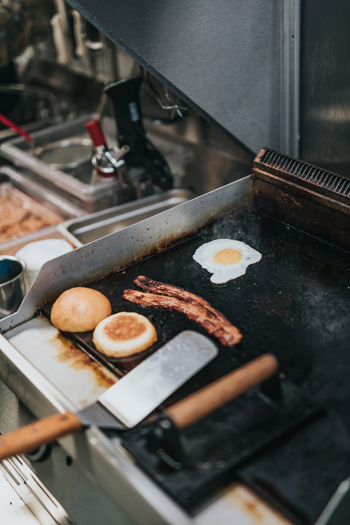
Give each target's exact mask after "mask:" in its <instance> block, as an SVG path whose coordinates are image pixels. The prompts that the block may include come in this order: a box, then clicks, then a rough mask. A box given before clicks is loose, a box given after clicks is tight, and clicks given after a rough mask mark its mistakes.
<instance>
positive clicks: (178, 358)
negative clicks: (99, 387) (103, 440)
mask: <svg viewBox="0 0 350 525" xmlns="http://www.w3.org/2000/svg"><path fill="white" fill-rule="evenodd" d="M217 353H218V349H217V347H216V346H215V344H214V343H213V342H212V341H210V340H209V339H208V338H207V337H206V336H204V335H201V334H198V333H197V332H192V331H185V332H182V333H181V334H179V335H178V336H176V337H174V338H173V339H172V340H171V341H169V342H168V343H166V344H165V345H164V346H163V347H161V348H160V349H159V350H157V351H156V352H155V353H154V354H152V355H151V356H150V357H148V358H147V359H145V360H144V361H143V362H142V363H141V364H139V365H138V366H137V367H135V368H134V369H133V370H132V371H131V372H129V373H128V374H127V375H126V376H124V377H123V378H122V379H120V380H119V381H117V383H116V384H115V385H113V386H112V387H111V388H109V389H108V390H107V391H106V392H104V393H103V394H102V395H101V396H100V397H99V398H98V401H97V402H96V403H94V404H93V405H90V406H89V407H87V408H85V409H83V410H81V411H79V412H77V413H73V412H65V413H64V414H55V415H53V416H49V417H47V418H45V419H42V420H39V421H36V422H34V423H32V424H30V425H27V426H25V427H22V428H20V429H18V430H15V431H14V432H11V433H9V434H5V435H3V436H0V460H1V459H6V458H8V457H11V456H13V455H15V454H21V453H23V452H28V451H30V450H33V449H35V448H37V447H39V446H40V445H43V444H45V443H49V442H51V441H54V440H55V439H58V438H60V437H62V436H65V435H67V434H70V433H72V432H76V431H78V430H80V429H81V428H83V427H85V426H92V425H96V426H98V427H100V428H109V429H113V430H127V429H128V428H132V427H134V426H135V425H137V424H138V423H140V421H142V420H143V419H144V418H145V417H146V416H148V415H149V414H150V413H151V412H152V411H153V410H154V409H155V408H157V407H158V406H159V405H160V404H161V403H162V402H163V401H165V399H167V398H168V397H169V396H170V395H171V394H172V393H174V392H175V391H176V390H177V389H178V388H180V386H181V385H183V384H184V383H185V382H186V381H188V379H190V378H191V377H192V376H193V375H194V374H196V373H197V372H198V371H199V370H201V369H202V368H203V367H204V366H205V365H206V364H207V363H209V362H210V361H211V360H212V359H213V358H214V357H215V356H216V355H217Z"/></svg>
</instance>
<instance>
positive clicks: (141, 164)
mask: <svg viewBox="0 0 350 525" xmlns="http://www.w3.org/2000/svg"><path fill="white" fill-rule="evenodd" d="M142 82H143V77H136V78H131V79H127V80H122V81H120V82H115V83H114V84H111V85H109V86H107V87H106V88H105V89H104V93H105V94H106V95H107V96H108V97H109V98H110V99H111V100H112V102H113V109H114V114H115V118H116V124H117V126H116V127H117V142H118V145H119V148H123V147H124V146H128V147H129V151H128V152H127V154H126V155H125V164H126V167H127V169H128V172H129V176H130V178H131V179H135V183H136V181H138V182H139V183H140V182H152V184H153V185H154V186H155V187H157V188H159V189H161V190H163V191H164V190H169V189H171V188H172V187H173V176H172V174H171V171H170V168H169V165H168V163H167V161H166V159H165V157H164V156H163V155H162V154H161V153H160V151H159V150H158V149H157V148H156V147H155V146H154V144H153V143H152V142H151V141H150V139H149V138H148V136H147V134H146V130H145V128H144V126H143V123H142V113H141V107H140V101H139V93H140V88H141V84H142Z"/></svg>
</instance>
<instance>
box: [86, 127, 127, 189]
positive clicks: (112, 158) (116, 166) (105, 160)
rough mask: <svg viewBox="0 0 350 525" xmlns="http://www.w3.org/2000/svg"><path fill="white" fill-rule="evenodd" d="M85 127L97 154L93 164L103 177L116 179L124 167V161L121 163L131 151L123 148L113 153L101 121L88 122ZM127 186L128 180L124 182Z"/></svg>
mask: <svg viewBox="0 0 350 525" xmlns="http://www.w3.org/2000/svg"><path fill="white" fill-rule="evenodd" d="M85 127H86V129H87V131H88V133H89V135H90V138H91V140H92V143H93V145H94V148H95V151H96V154H95V155H94V156H93V158H92V164H93V166H94V168H95V169H96V171H97V173H99V174H100V175H101V177H114V176H116V175H117V174H118V173H119V172H121V168H122V167H123V166H124V161H122V162H119V161H120V160H121V159H122V157H123V156H124V155H126V153H128V151H129V146H123V148H122V149H120V150H118V151H117V152H116V151H115V150H113V151H111V150H110V149H109V148H108V146H107V142H106V138H105V136H104V133H103V131H102V128H101V124H100V121H99V120H98V119H94V120H92V121H91V122H86V123H85ZM122 182H123V183H124V184H127V182H128V181H127V180H122Z"/></svg>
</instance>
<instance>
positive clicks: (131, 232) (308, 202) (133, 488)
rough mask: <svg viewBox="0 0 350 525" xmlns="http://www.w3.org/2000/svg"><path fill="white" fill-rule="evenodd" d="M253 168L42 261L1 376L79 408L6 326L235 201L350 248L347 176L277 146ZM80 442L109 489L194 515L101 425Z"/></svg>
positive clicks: (0, 341)
mask: <svg viewBox="0 0 350 525" xmlns="http://www.w3.org/2000/svg"><path fill="white" fill-rule="evenodd" d="M253 172H254V176H248V177H245V178H244V179H241V180H239V181H236V182H233V183H231V184H228V185H226V186H224V187H222V188H218V189H217V190H214V191H212V192H209V193H208V194H206V195H203V196H200V197H197V198H195V199H193V200H191V201H188V202H186V203H184V204H182V205H180V206H178V207H176V208H173V209H171V210H169V211H166V212H164V213H161V214H159V215H157V216H154V217H151V218H149V219H146V220H144V221H142V222H140V223H138V224H135V225H132V226H130V227H128V228H126V229H124V230H122V231H119V232H116V233H114V234H112V235H109V236H107V237H105V238H102V239H99V240H98V241H94V242H92V243H90V244H88V245H86V246H83V247H81V248H78V249H76V250H74V251H73V252H71V253H69V254H66V255H64V256H62V257H59V258H57V259H55V260H53V261H51V262H48V263H46V264H45V265H44V266H43V268H42V270H41V271H40V273H39V275H38V277H37V279H36V281H35V283H34V285H33V286H32V288H31V290H30V292H29V293H28V295H27V297H26V298H25V300H24V301H23V303H22V305H21V307H20V309H19V310H18V312H16V313H15V314H13V315H11V316H9V317H7V318H5V319H3V320H1V321H0V330H1V332H2V334H3V335H0V375H1V379H2V380H3V381H4V382H5V383H6V384H7V385H8V386H9V387H10V388H11V389H12V391H13V392H14V393H15V394H16V395H17V396H18V397H19V399H20V400H21V401H23V402H24V403H25V405H26V406H27V407H28V408H29V409H30V410H31V411H32V412H33V413H34V414H35V415H36V416H37V417H43V416H45V415H47V414H49V413H52V412H54V411H63V410H72V409H73V410H74V407H72V406H71V404H70V403H69V401H68V402H67V399H66V398H64V397H63V396H62V395H61V394H60V393H59V392H58V390H57V389H56V388H55V386H54V385H53V384H51V383H50V382H48V381H47V380H46V379H45V378H44V377H43V376H42V375H41V374H40V373H39V372H38V371H37V370H36V369H35V368H34V367H33V366H32V365H31V363H29V362H28V361H27V360H26V359H25V358H24V357H23V356H22V355H21V354H19V352H18V351H17V350H16V348H14V346H13V345H12V344H11V343H10V342H9V341H8V339H7V338H6V332H7V331H8V330H9V329H11V328H13V327H15V326H18V325H21V324H23V323H25V322H26V321H27V320H29V319H30V318H31V317H33V316H34V315H35V314H36V312H37V310H38V307H39V306H40V305H42V304H43V303H46V302H49V301H52V300H53V299H55V298H56V297H57V296H58V295H59V294H60V293H61V292H62V291H64V290H65V289H67V288H70V287H72V286H79V285H84V284H88V283H89V282H92V281H95V280H97V279H99V278H102V277H104V276H106V275H108V274H109V273H112V272H115V271H118V270H120V269H122V268H125V267H127V266H129V265H130V264H132V263H134V262H136V261H139V260H141V259H142V258H144V257H146V256H149V255H151V254H152V253H156V252H158V251H160V250H162V249H164V248H166V247H168V246H170V245H171V244H172V243H174V242H175V241H176V240H178V239H181V238H184V237H186V236H189V235H192V234H193V233H195V232H196V231H197V230H198V229H200V228H202V227H204V226H206V225H208V224H210V223H211V222H213V221H214V220H217V219H218V218H220V217H221V216H223V215H225V214H226V213H228V212H230V211H232V209H234V208H235V207H236V206H238V205H239V206H242V205H245V204H246V205H249V204H251V203H252V201H253V200H254V199H255V197H258V201H259V206H261V207H262V208H263V209H264V210H266V211H267V212H268V213H271V214H272V215H274V216H276V217H277V218H281V220H283V221H284V222H287V223H289V224H291V225H294V226H297V227H300V228H302V229H303V230H304V231H306V232H309V233H311V234H314V235H317V236H318V237H320V238H323V239H325V240H329V241H332V242H333V244H336V245H338V246H340V247H342V248H344V249H349V239H347V236H346V233H347V232H348V231H349V226H350V198H349V197H350V181H349V180H348V179H345V178H343V177H339V176H338V175H335V174H333V173H330V172H327V171H325V170H320V169H319V168H317V167H315V166H311V165H309V164H307V163H304V162H301V161H298V160H295V159H291V158H289V157H287V156H284V155H280V154H278V153H275V152H273V151H271V150H261V151H260V152H259V154H258V156H257V157H256V159H255V161H254V167H253ZM154 232H157V235H155V234H154ZM77 443H78V444H79V448H80V450H84V451H85V453H83V454H81V453H80V457H81V458H84V468H85V469H88V470H90V471H92V472H94V475H95V478H96V481H97V482H99V483H100V484H101V486H102V487H104V488H105V489H106V490H107V492H110V479H111V476H113V479H114V480H116V479H117V480H118V481H119V482H120V483H121V484H122V485H123V486H124V487H125V486H127V487H128V490H129V491H130V495H131V498H132V500H131V501H133V502H134V505H135V502H136V501H137V500H138V501H139V502H142V505H146V506H147V509H148V512H150V515H153V517H154V519H155V521H157V520H158V522H161V520H160V517H161V516H163V518H164V519H165V513H166V521H167V520H168V516H169V508H170V507H171V512H172V513H173V520H174V523H187V522H188V521H187V518H185V517H184V515H183V514H182V512H181V510H180V509H179V508H178V507H177V506H176V505H175V504H174V503H173V502H170V501H169V498H167V497H166V496H165V494H163V492H162V491H160V490H159V489H157V487H156V486H155V485H154V484H153V483H152V482H151V481H150V480H149V479H148V478H147V477H146V476H145V475H144V474H143V473H142V472H141V471H140V470H139V469H138V468H137V467H136V466H135V465H134V464H133V463H132V462H131V461H130V460H128V458H126V457H125V455H124V453H123V452H122V448H121V447H120V446H119V445H118V441H117V440H115V441H113V444H112V442H111V440H109V439H108V438H107V437H106V435H105V434H103V433H102V432H101V431H99V430H98V429H94V428H92V429H90V430H88V431H87V432H86V433H85V434H84V435H77V436H75V437H72V438H68V439H67V438H66V439H65V441H64V444H63V446H64V447H65V448H66V450H67V452H68V453H70V454H71V455H73V457H77V450H78V444H77ZM106 473H108V474H107V475H106ZM114 486H115V485H114ZM121 494H123V491H121V492H120V493H119V492H118V493H117V494H116V493H115V492H114V491H113V497H114V499H115V500H116V501H117V503H118V504H119V505H120V506H121V507H122V508H125V507H126V506H127V508H126V510H127V512H130V506H128V505H127V502H126V500H125V499H123V497H122V495H121ZM150 495H151V496H153V497H150ZM131 507H132V505H131ZM162 508H163V509H167V510H166V511H165V510H162ZM131 512H132V510H131ZM159 520H160V521H159Z"/></svg>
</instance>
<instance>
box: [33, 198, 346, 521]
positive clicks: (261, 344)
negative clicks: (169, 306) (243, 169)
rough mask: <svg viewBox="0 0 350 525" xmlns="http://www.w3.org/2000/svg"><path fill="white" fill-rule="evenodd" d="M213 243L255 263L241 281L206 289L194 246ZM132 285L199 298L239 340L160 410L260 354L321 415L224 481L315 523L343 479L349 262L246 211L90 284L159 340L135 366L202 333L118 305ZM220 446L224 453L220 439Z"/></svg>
mask: <svg viewBox="0 0 350 525" xmlns="http://www.w3.org/2000/svg"><path fill="white" fill-rule="evenodd" d="M218 238H232V239H237V240H240V241H243V242H245V243H247V244H248V245H250V246H251V247H253V248H254V249H256V250H258V251H259V252H261V253H262V260H261V261H260V262H259V263H257V264H255V265H252V266H249V267H248V269H247V272H246V274H245V275H244V276H242V277H240V278H238V279H236V280H234V281H229V282H228V283H227V284H225V285H214V284H212V283H211V282H210V280H209V278H210V274H209V273H208V272H207V271H206V270H204V269H203V268H202V267H201V266H200V265H199V264H198V263H196V262H195V261H194V260H193V258H192V255H193V253H194V252H195V250H196V248H197V247H198V246H200V245H201V244H203V243H204V242H208V241H211V240H213V239H218ZM136 242H137V240H136ZM138 275H146V276H147V277H150V278H152V279H155V280H159V281H163V282H167V283H171V284H174V285H177V286H181V287H183V288H185V289H186V290H188V291H191V292H193V293H196V294H198V295H200V296H202V297H203V298H205V299H206V300H208V301H209V302H210V303H211V304H212V305H213V306H214V307H215V308H216V309H218V310H219V311H220V312H222V313H223V314H224V315H225V316H226V317H227V318H228V319H229V320H230V321H231V322H232V323H233V324H235V325H236V326H237V327H238V328H239V329H240V330H241V332H242V334H243V339H242V342H241V343H240V344H239V345H237V346H235V347H233V348H225V347H222V346H221V345H220V344H219V343H218V341H215V342H216V344H217V345H218V347H219V356H218V358H217V359H215V360H214V361H213V362H212V363H210V364H209V365H208V366H207V367H206V368H205V369H204V370H203V371H201V372H200V373H199V374H197V375H196V377H194V378H193V379H191V380H190V381H189V382H188V383H187V384H186V385H184V386H183V387H182V388H181V389H180V390H179V391H178V392H177V393H176V394H175V395H173V396H172V398H170V399H169V400H168V401H167V404H171V403H172V402H174V401H176V400H177V399H179V398H182V397H184V396H186V395H188V394H189V393H191V392H193V391H194V390H196V389H198V388H200V387H201V386H204V385H205V384H208V383H209V382H211V381H213V380H215V379H216V378H218V377H220V376H222V375H224V374H226V373H228V372H229V371H231V370H233V369H235V368H237V367H239V366H241V365H242V364H244V363H246V362H248V361H250V360H251V359H253V358H254V357H257V356H259V355H261V354H263V353H266V352H269V353H273V354H275V355H276V356H277V358H278V359H279V362H280V364H281V369H282V371H283V372H284V373H285V374H286V376H287V377H288V379H289V380H291V381H292V382H293V383H294V384H295V385H297V386H298V387H299V388H300V389H302V390H303V391H304V392H305V393H307V395H308V397H309V398H310V399H312V400H313V401H314V402H316V403H318V404H320V405H321V406H323V407H325V408H326V409H327V411H328V415H327V416H325V417H322V418H320V419H319V420H317V421H314V422H312V424H310V425H308V426H306V427H305V428H303V429H302V430H300V432H298V433H297V435H296V436H294V435H293V436H292V437H291V438H290V439H287V438H286V439H284V440H283V441H282V442H280V443H279V444H278V446H277V445H276V446H274V447H273V448H270V449H267V450H266V451H265V452H264V453H262V454H260V455H259V456H258V457H254V459H251V460H248V461H247V463H246V464H245V465H244V466H243V467H240V468H239V470H237V471H235V473H231V478H232V479H233V477H234V476H237V475H238V476H240V477H241V478H242V479H243V480H245V481H247V482H249V483H250V484H251V485H253V486H254V487H255V488H256V489H257V490H259V491H260V492H261V493H264V494H265V495H266V494H267V495H268V497H269V498H270V500H274V499H276V501H279V502H281V501H283V502H284V503H287V505H289V507H290V508H293V512H294V515H295V516H299V517H300V519H301V521H302V522H306V523H312V522H313V521H315V519H316V518H317V517H318V516H319V514H320V512H321V511H322V510H323V508H324V506H325V505H326V503H327V502H328V500H329V498H330V497H331V495H332V494H333V492H334V491H335V489H336V488H337V486H338V484H339V483H340V482H341V481H342V480H343V479H344V478H345V477H347V476H348V475H349V474H350V454H349V452H350V440H349V433H350V411H349V410H348V407H349V402H350V389H349V388H348V378H349V376H350V352H349V349H350V347H349V341H350V323H349V307H350V279H349V277H350V253H348V252H347V251H344V250H341V249H339V248H337V247H335V246H333V245H331V244H329V243H326V242H324V241H322V240H320V239H318V238H316V237H313V236H311V235H308V234H306V233H303V232H302V231H299V230H297V229H295V228H293V227H291V226H289V225H287V224H284V223H282V222H280V221H278V220H276V219H274V218H273V217H270V216H267V215H265V214H264V213H262V212H261V211H259V210H258V209H257V208H255V207H254V206H253V207H250V208H248V209H244V210H240V211H239V212H237V213H233V214H231V215H230V216H227V217H225V218H224V219H222V220H220V221H218V222H216V223H214V224H212V225H211V226H209V227H207V228H204V229H203V230H201V231H199V232H198V233H197V235H195V236H193V237H192V238H189V239H186V240H185V241H183V242H181V243H179V244H177V245H175V246H172V247H170V248H169V249H167V250H165V251H163V252H161V253H158V254H156V255H153V256H151V257H148V258H146V259H144V260H143V261H140V262H139V263H137V264H134V265H132V266H130V267H128V268H125V269H124V270H121V271H119V272H116V273H114V274H111V275H109V276H106V277H104V278H103V279H100V280H98V281H96V282H93V283H90V284H89V286H91V287H92V288H94V289H97V290H99V291H101V292H102V293H104V294H105V295H106V296H107V297H108V298H109V300H110V301H111V304H112V312H113V313H116V312H118V311H121V310H128V311H137V312H139V313H142V314H144V315H146V316H147V317H149V319H150V320H151V321H152V322H153V323H154V325H155V326H156V329H157V331H158V336H159V339H158V342H157V343H156V344H155V345H154V347H153V348H151V349H150V350H149V351H148V352H145V353H144V354H143V355H142V354H140V356H139V358H141V359H142V358H143V357H145V356H146V355H148V353H149V352H152V351H154V350H155V349H156V348H158V347H159V346H160V345H161V344H163V343H164V342H166V341H168V340H169V339H170V338H172V337H173V336H175V335H176V334H178V333H179V332H181V331H182V330H186V329H192V330H198V331H199V332H201V331H202V330H201V328H200V327H199V326H197V325H196V324H195V323H193V322H191V321H189V320H188V319H187V318H186V317H185V316H183V315H181V314H179V313H176V312H173V311H167V310H161V309H159V310H158V309H149V308H141V307H139V306H136V305H133V304H131V303H128V302H127V301H125V300H124V299H123V298H122V294H123V291H124V290H125V289H126V288H134V289H137V287H136V286H135V285H134V284H133V279H135V278H136V277H137V276H138ZM50 308H51V305H50V304H47V305H44V306H43V307H42V309H43V311H44V312H45V313H46V315H49V313H50ZM72 337H73V339H74V340H75V341H76V342H77V343H78V344H79V345H80V346H81V347H82V348H83V349H85V350H86V351H87V352H88V353H91V354H92V355H94V356H95V357H96V358H98V359H101V360H102V361H103V362H106V360H105V358H104V357H102V356H101V355H100V354H99V352H97V350H96V349H95V348H94V345H93V343H92V333H90V332H89V333H81V334H72ZM108 364H109V366H110V367H111V368H112V369H114V370H115V371H116V372H117V373H119V374H122V373H125V372H127V371H128V369H130V368H132V367H133V366H135V364H136V362H135V361H134V362H132V361H128V360H114V361H111V360H108ZM230 407H231V408H226V409H225V410H224V409H223V411H222V415H221V416H220V414H219V415H217V416H215V417H219V418H220V417H225V418H227V417H228V412H227V411H230V410H231V411H232V410H234V405H232V406H231V405H230ZM232 407H233V408H232ZM223 414H225V416H224V415H223ZM214 420H215V419H212V421H214ZM209 421H210V420H209ZM201 425H203V426H201ZM209 429H210V424H209V425H208V421H207V420H206V421H203V422H202V423H201V422H200V423H199V424H197V425H196V433H197V435H196V446H198V447H202V448H203V449H205V448H208V440H210V432H209ZM331 429H335V431H334V432H333V431H332V430H331ZM222 440H223V446H224V441H225V435H224V434H223V435H222ZM311 452H312V453H311ZM248 459H249V458H248Z"/></svg>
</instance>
